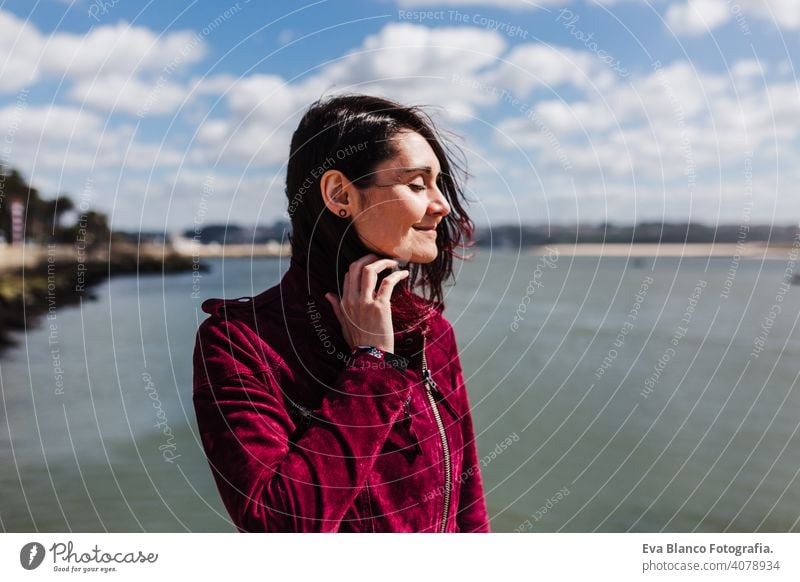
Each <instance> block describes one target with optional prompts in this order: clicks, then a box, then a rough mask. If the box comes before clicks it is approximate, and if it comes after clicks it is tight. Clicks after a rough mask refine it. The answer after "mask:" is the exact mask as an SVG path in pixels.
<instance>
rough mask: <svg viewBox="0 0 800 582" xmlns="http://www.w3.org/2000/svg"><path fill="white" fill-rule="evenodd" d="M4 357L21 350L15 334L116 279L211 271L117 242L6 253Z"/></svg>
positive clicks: (0, 315) (0, 342)
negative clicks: (95, 246)
mask: <svg viewBox="0 0 800 582" xmlns="http://www.w3.org/2000/svg"><path fill="white" fill-rule="evenodd" d="M0 251H2V252H0V353H1V352H2V351H3V350H4V349H6V348H9V347H13V346H14V345H16V341H15V340H14V339H13V338H12V337H11V333H12V332H18V331H21V332H25V331H27V329H28V328H30V327H33V326H38V325H41V324H42V318H44V317H46V318H48V319H55V318H56V317H57V313H58V309H59V308H60V307H63V306H67V305H74V304H76V303H78V302H80V300H81V299H87V300H90V301H91V300H94V299H95V298H96V296H95V295H94V287H95V286H97V285H98V284H100V283H103V282H105V281H106V280H107V279H109V278H110V277H114V276H116V275H166V274H171V273H185V272H190V271H198V270H199V271H206V270H207V269H208V267H207V266H206V265H202V264H200V265H195V264H194V263H193V260H192V259H191V258H187V257H183V256H180V255H178V254H176V253H174V252H172V251H171V249H169V248H168V247H163V246H157V245H156V246H153V247H150V248H145V249H142V247H141V245H140V246H139V247H138V248H137V247H136V246H135V245H127V244H125V243H111V245H110V246H106V247H105V248H104V249H102V250H100V249H95V250H93V251H91V252H83V250H82V249H78V248H76V247H74V246H72V245H49V246H36V247H33V246H20V247H14V248H3V249H0Z"/></svg>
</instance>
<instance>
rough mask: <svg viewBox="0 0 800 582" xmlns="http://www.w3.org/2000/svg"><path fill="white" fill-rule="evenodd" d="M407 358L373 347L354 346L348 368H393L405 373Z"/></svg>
mask: <svg viewBox="0 0 800 582" xmlns="http://www.w3.org/2000/svg"><path fill="white" fill-rule="evenodd" d="M408 364H409V361H408V358H406V357H404V356H400V355H398V354H394V353H392V352H386V351H384V350H382V349H381V348H376V347H374V346H356V347H355V348H353V353H352V354H351V359H350V366H351V367H354V368H361V369H364V368H370V369H373V370H380V369H388V368H393V369H395V370H400V371H401V372H405V371H406V370H407V369H408Z"/></svg>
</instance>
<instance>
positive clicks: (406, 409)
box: [403, 395, 411, 424]
mask: <svg viewBox="0 0 800 582" xmlns="http://www.w3.org/2000/svg"><path fill="white" fill-rule="evenodd" d="M410 408H411V396H410V395H409V397H408V398H407V399H406V401H405V402H403V422H405V423H406V424H408V423H410V422H411V412H410V410H409V409H410Z"/></svg>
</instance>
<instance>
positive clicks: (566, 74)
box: [485, 43, 613, 97]
mask: <svg viewBox="0 0 800 582" xmlns="http://www.w3.org/2000/svg"><path fill="white" fill-rule="evenodd" d="M612 77H613V73H611V72H610V71H608V70H607V69H605V68H604V67H603V65H602V64H601V63H600V62H599V61H597V60H596V59H594V58H593V57H592V55H591V54H590V53H589V52H587V51H579V50H575V49H570V48H565V47H556V46H549V45H544V44H538V43H525V44H521V45H518V46H516V47H514V48H513V49H512V50H511V52H510V53H509V54H508V55H507V56H506V57H505V58H504V59H503V62H502V64H501V65H500V66H498V67H497V68H495V69H494V70H493V71H492V72H491V73H488V74H487V75H486V76H485V78H486V79H487V80H488V81H489V82H491V83H492V84H494V85H497V86H498V87H502V88H503V89H506V90H509V91H510V92H512V93H514V95H515V96H518V97H524V96H526V95H528V94H529V93H530V92H531V91H532V90H534V89H535V88H537V87H544V88H549V89H550V90H552V89H554V88H557V87H558V86H559V85H571V86H573V87H577V88H580V89H584V90H587V89H590V88H591V87H592V86H596V87H602V86H607V85H608V84H609V83H611V82H612Z"/></svg>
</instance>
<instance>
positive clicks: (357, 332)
mask: <svg viewBox="0 0 800 582" xmlns="http://www.w3.org/2000/svg"><path fill="white" fill-rule="evenodd" d="M398 264H399V263H398V262H397V261H396V260H394V259H378V256H377V255H375V254H372V253H370V254H368V255H365V256H363V257H361V258H360V259H358V260H356V261H353V262H352V263H351V264H350V269H349V270H348V271H347V273H345V275H344V288H343V289H342V297H341V299H339V298H338V297H336V295H335V294H333V293H326V294H325V299H327V300H328V301H329V302H330V304H331V306H332V307H333V311H334V313H335V314H336V318H337V319H338V320H339V323H340V324H341V326H342V334H343V335H344V339H345V341H346V342H347V345H349V346H350V348H351V349H352V348H354V347H355V346H360V345H368V346H375V347H376V348H380V349H382V350H383V351H385V352H394V328H393V327H392V306H391V302H390V301H389V300H390V298H391V296H392V290H393V289H394V286H395V285H396V284H397V283H399V282H400V281H402V280H403V279H405V278H406V277H408V274H409V273H408V271H407V270H401V271H396V272H394V273H392V274H390V275H387V276H386V278H385V279H384V280H383V281H382V282H381V286H380V288H379V289H377V291H376V289H375V286H376V285H377V283H378V273H381V272H382V271H385V270H386V269H391V268H392V267H396V266H397V265H398Z"/></svg>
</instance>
